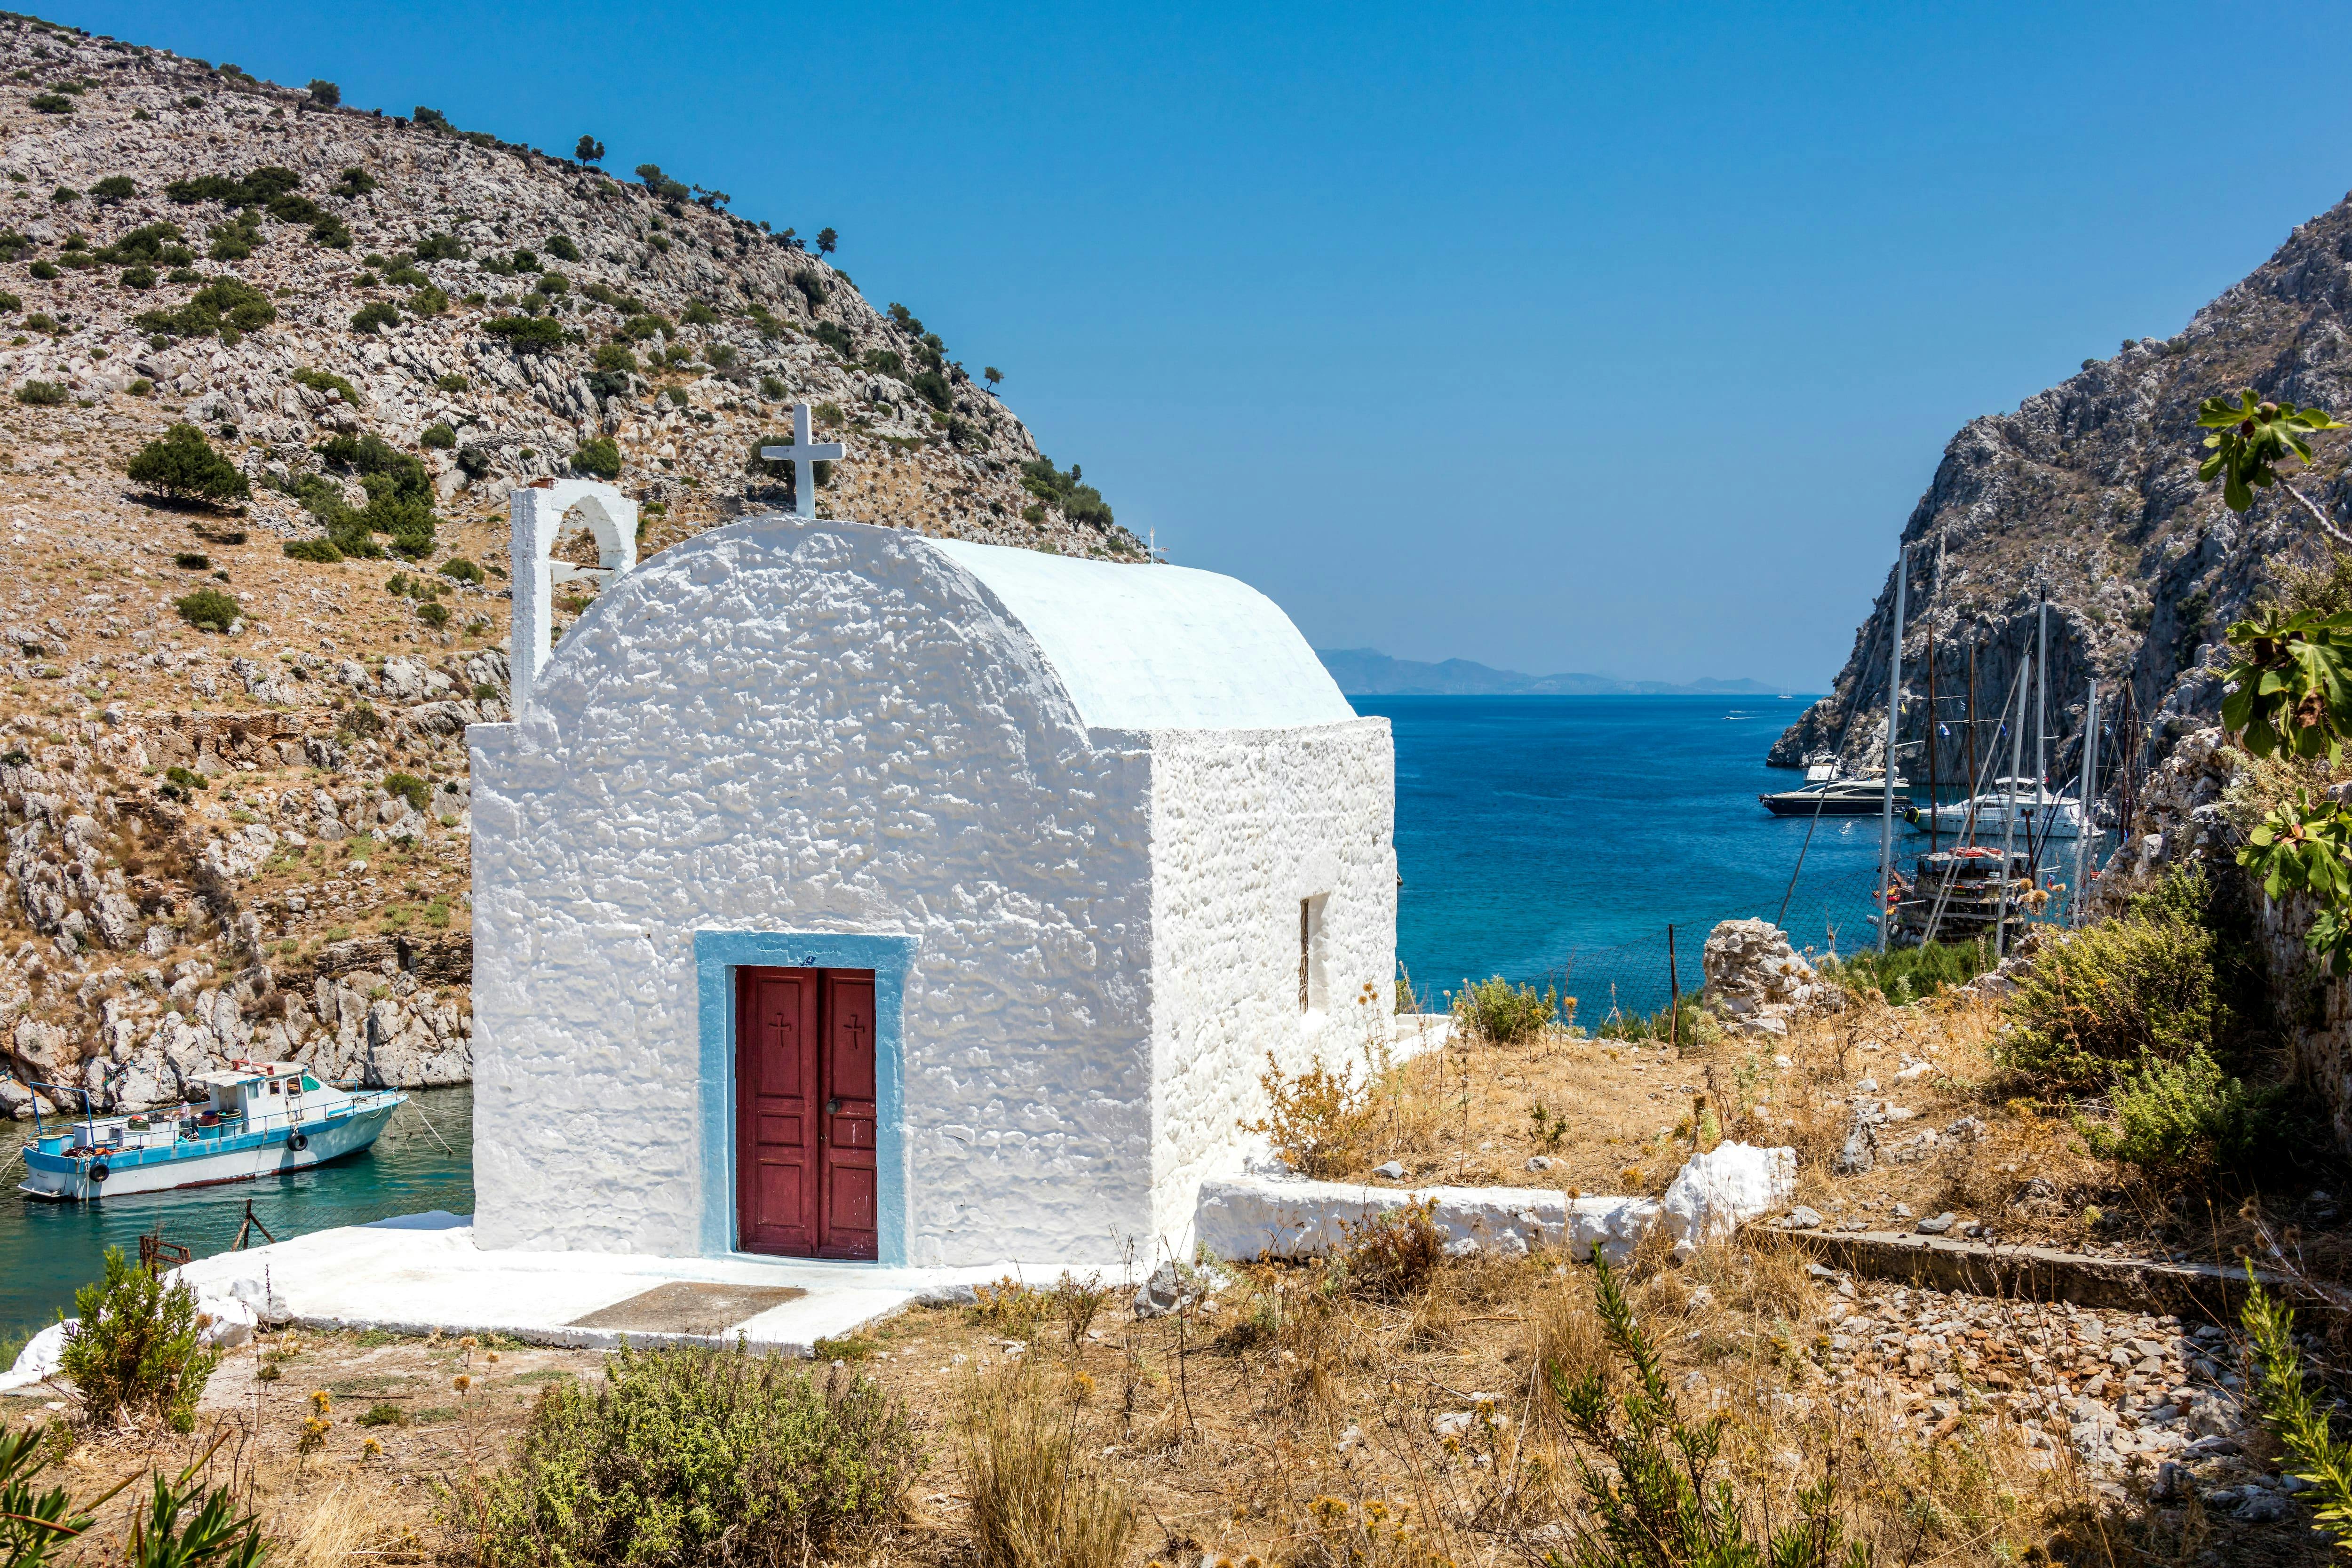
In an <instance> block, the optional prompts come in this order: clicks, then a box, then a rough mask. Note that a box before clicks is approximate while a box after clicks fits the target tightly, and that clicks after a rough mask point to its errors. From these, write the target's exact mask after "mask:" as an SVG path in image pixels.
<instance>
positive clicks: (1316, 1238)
mask: <svg viewBox="0 0 2352 1568" xmlns="http://www.w3.org/2000/svg"><path fill="white" fill-rule="evenodd" d="M1796 1185H1797V1152H1796V1151H1795V1150H1793V1149H1787V1148H1780V1149H1762V1148H1757V1147H1754V1146H1751V1145H1749V1144H1746V1143H1725V1144H1722V1145H1721V1146H1719V1147H1717V1148H1716V1149H1714V1150H1712V1151H1710V1152H1707V1153H1704V1154H1699V1155H1696V1156H1694V1157H1693V1158H1692V1159H1691V1160H1690V1161H1689V1162H1688V1163H1685V1165H1684V1166H1683V1168H1682V1170H1681V1171H1680V1172H1679V1173H1676V1175H1675V1180H1674V1184H1673V1185H1672V1186H1670V1187H1668V1188H1667V1189H1666V1195H1665V1199H1664V1202H1661V1201H1659V1200H1658V1199H1656V1198H1628V1197H1610V1196H1604V1195H1595V1196H1592V1197H1580V1198H1571V1197H1570V1196H1569V1195H1568V1194H1566V1193H1563V1192H1561V1191H1559V1189H1558V1188H1556V1187H1368V1186H1359V1185H1357V1184H1353V1183H1349V1182H1309V1181H1304V1180H1300V1179H1298V1178H1296V1177H1286V1176H1259V1175H1249V1176H1229V1177H1223V1178H1221V1179H1218V1180H1214V1181H1210V1182H1206V1183H1203V1184H1202V1187H1201V1199H1200V1205H1199V1207H1198V1208H1197V1209H1196V1210H1195V1211H1194V1213H1193V1216H1192V1230H1193V1236H1194V1237H1195V1238H1196V1240H1197V1243H1198V1245H1200V1246H1202V1247H1206V1248H1207V1249H1208V1250H1209V1251H1210V1252H1211V1253H1212V1254H1213V1255H1214V1256H1215V1257H1218V1258H1232V1259H1236V1260H1242V1259H1248V1258H1312V1257H1314V1256H1315V1255H1316V1254H1318V1253H1322V1252H1328V1251H1332V1250H1334V1249H1336V1248H1339V1247H1344V1246H1346V1245H1347V1239H1348V1237H1347V1231H1348V1227H1349V1226H1363V1225H1366V1224H1368V1223H1370V1221H1372V1220H1374V1219H1376V1218H1377V1217H1378V1216H1380V1215H1383V1214H1388V1213H1391V1212H1392V1211H1394V1210H1396V1209H1400V1208H1402V1207H1404V1206H1405V1205H1408V1204H1420V1203H1426V1204H1430V1205H1433V1206H1432V1208H1431V1210H1430V1221H1431V1223H1432V1224H1433V1225H1434V1226H1436V1228H1437V1233H1438V1235H1440V1236H1442V1237H1444V1238H1445V1250H1446V1251H1447V1252H1448V1253H1451V1254H1453V1255H1454V1256H1456V1257H1466V1256H1469V1255H1472V1254H1475V1253H1479V1252H1494V1253H1499V1254H1501V1255H1503V1256H1505V1257H1510V1258H1523V1257H1525V1256H1526V1255H1527V1254H1528V1253H1530V1252H1538V1251H1541V1250H1544V1249H1546V1248H1555V1249H1559V1250H1562V1251H1565V1252H1566V1253H1567V1254H1568V1255H1569V1256H1570V1257H1571V1258H1578V1259H1583V1258H1591V1256H1592V1249H1593V1248H1594V1247H1600V1248H1601V1256H1602V1257H1603V1258H1607V1259H1608V1260H1609V1261H1610V1262H1612V1263H1621V1262H1622V1261H1624V1259H1625V1258H1626V1257H1627V1256H1628V1255H1630V1254H1631V1253H1632V1252H1633V1247H1634V1246H1635V1245H1636V1244H1637V1243H1639V1242H1640V1241H1641V1239H1642V1237H1643V1236H1644V1235H1645V1234H1647V1233H1648V1231H1649V1229H1650V1227H1651V1226H1654V1225H1664V1226H1665V1227H1666V1230H1667V1233H1668V1234H1669V1235H1671V1236H1672V1237H1674V1238H1675V1251H1676V1252H1677V1253H1687V1252H1689V1251H1691V1250H1692V1249H1693V1248H1694V1247H1696V1246H1697V1245H1698V1244H1699V1243H1701V1242H1705V1241H1715V1240H1722V1239H1724V1238H1725V1237H1729V1236H1730V1235H1731V1234H1732V1233H1733V1232H1734V1231H1736V1230H1738V1228H1739V1227H1740V1226H1743V1225H1745V1224H1747V1223H1748V1221H1749V1220H1752V1219H1760V1218H1762V1217H1763V1216H1764V1215H1768V1214H1770V1213H1772V1212H1774V1211H1775V1210H1777V1209H1780V1208H1782V1207H1785V1206H1786V1205H1788V1203H1789V1201H1790V1199H1791V1198H1792V1197H1793V1196H1794V1195H1795V1194H1796Z"/></svg>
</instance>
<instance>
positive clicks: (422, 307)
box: [408, 283, 449, 316]
mask: <svg viewBox="0 0 2352 1568" xmlns="http://www.w3.org/2000/svg"><path fill="white" fill-rule="evenodd" d="M448 309H449V295H448V291H447V290H446V289H436V288H435V287H434V286H433V285H432V284H430V283H427V284H426V285H425V287H424V288H422V289H418V290H417V291H416V292H415V293H414V294H411V295H410V296H409V297H408V311H409V314H411V315H413V316H438V315H442V314H444V313H446V311H447V310H448Z"/></svg>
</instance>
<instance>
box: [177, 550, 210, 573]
mask: <svg viewBox="0 0 2352 1568" xmlns="http://www.w3.org/2000/svg"><path fill="white" fill-rule="evenodd" d="M172 564H173V565H174V566H177V567H178V568H179V569H180V570H181V571H183V572H209V571H211V570H212V569H213V558H212V557H211V556H209V555H206V554H205V553H203V552H201V551H195V550H183V551H181V552H179V553H178V554H177V555H174V556H173V557H172Z"/></svg>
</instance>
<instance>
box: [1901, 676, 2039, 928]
mask: <svg viewBox="0 0 2352 1568" xmlns="http://www.w3.org/2000/svg"><path fill="white" fill-rule="evenodd" d="M2017 679H2020V680H2023V679H2025V667H2024V666H2023V665H2020V666H2018V669H2017ZM2015 701H2017V689H2016V688H2015V687H2011V689H2010V695H2009V700H2008V701H2007V702H2003V703H2002V704H2001V706H2000V711H2001V717H2002V719H2003V720H2004V721H2006V720H2007V718H2008V716H2009V704H2010V703H2011V702H2015ZM1993 744H1994V745H1999V744H2000V733H1999V732H1998V731H1995V733H1994V735H1993ZM1988 749H1990V748H1988ZM1985 760H1986V761H1987V762H1990V761H1991V760H1992V759H1991V757H1990V756H1988V757H1987V758H1986V759H1985ZM1975 763H1976V747H1975V740H1974V737H1970V742H1969V767H1970V771H1971V775H1972V776H1973V773H1974V768H1975ZM2015 791H2016V786H2015V785H2014V784H2012V785H2011V809H2014V808H2015V805H2016V801H2015ZM1962 830H1963V831H1964V832H1965V833H1966V834H1967V836H1968V837H1967V843H1968V847H1970V848H1973V847H1975V846H1976V839H1977V795H1976V792H1975V791H1974V790H1970V791H1969V813H1968V817H1967V819H1966V821H1965V822H1964V824H1963V825H1962ZM1953 837H1959V835H1958V834H1955V835H1954V836H1953ZM2000 874H2001V879H2002V881H2001V886H2002V887H2003V888H2004V889H2006V887H2007V885H2008V877H2009V866H2008V864H2007V862H2005V861H2004V862H2003V863H2002V866H2001V868H2000ZM1952 880H1953V879H1952V877H1951V875H1950V874H1949V873H1947V874H1946V875H1945V878H1944V885H1943V886H1942V887H1941V888H1938V889H1937V890H1936V904H1935V907H1934V908H1933V909H1931V910H1928V911H1927V927H1926V929H1925V930H1923V931H1921V932H1920V934H1919V945H1920V946H1922V947H1925V946H1927V944H1928V943H1929V942H1933V941H1935V940H1936V927H1937V923H1938V922H1939V921H1942V920H1943V918H1944V910H1945V909H1946V907H1947V906H1948V905H1949V903H1950V902H1951V898H1952ZM2001 897H2002V898H2003V899H2006V898H2007V897H2008V894H2007V892H2006V891H2004V892H2003V893H2002V894H2001Z"/></svg>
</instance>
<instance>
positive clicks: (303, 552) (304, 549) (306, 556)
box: [280, 539, 343, 566]
mask: <svg viewBox="0 0 2352 1568" xmlns="http://www.w3.org/2000/svg"><path fill="white" fill-rule="evenodd" d="M280 548H282V549H283V550H284V551H285V552H286V555H287V558H288V559H289V560H292V561H316V562H318V563H320V564H321V565H327V566H331V565H333V564H334V563H336V562H338V561H341V559H342V558H343V552H341V551H340V550H338V549H336V548H335V542H334V541H333V540H331V539H289V540H288V541H287V542H285V544H284V545H283V546H281V547H280Z"/></svg>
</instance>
